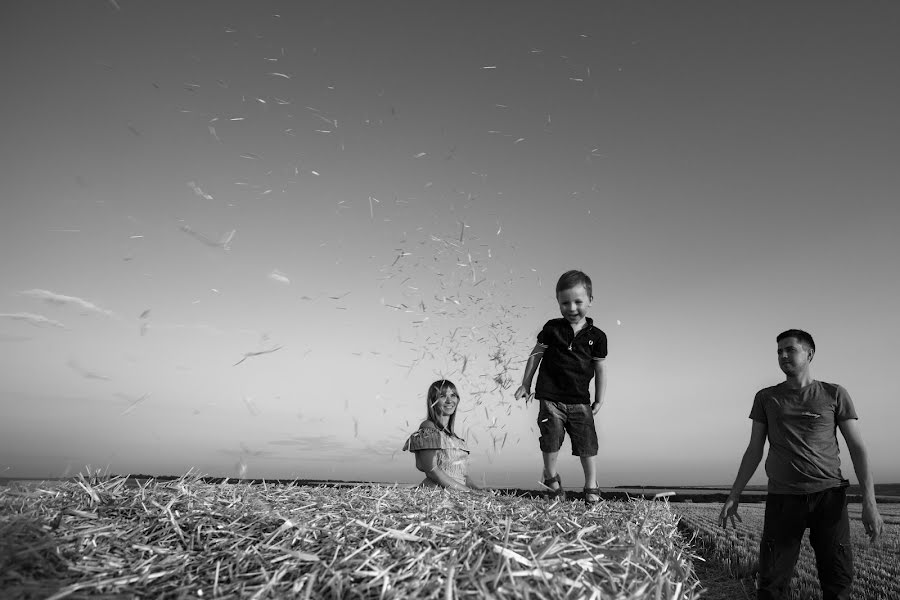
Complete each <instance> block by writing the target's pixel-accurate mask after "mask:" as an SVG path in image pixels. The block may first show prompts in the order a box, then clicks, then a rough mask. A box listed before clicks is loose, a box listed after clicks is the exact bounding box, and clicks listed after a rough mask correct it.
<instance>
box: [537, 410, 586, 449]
mask: <svg viewBox="0 0 900 600" xmlns="http://www.w3.org/2000/svg"><path fill="white" fill-rule="evenodd" d="M539 402H540V409H539V410H538V428H539V429H540V430H541V452H559V449H560V448H562V443H563V439H565V437H566V433H567V432H568V434H569V439H571V440H572V455H573V456H596V455H597V449H598V443H597V429H596V428H595V427H594V413H593V412H592V411H591V405H590V404H564V403H562V402H553V401H552V400H540V401H539Z"/></svg>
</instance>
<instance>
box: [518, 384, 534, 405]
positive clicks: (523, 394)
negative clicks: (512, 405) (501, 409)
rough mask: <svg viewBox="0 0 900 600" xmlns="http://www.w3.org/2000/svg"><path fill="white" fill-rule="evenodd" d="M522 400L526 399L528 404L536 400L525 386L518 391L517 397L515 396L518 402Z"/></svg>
mask: <svg viewBox="0 0 900 600" xmlns="http://www.w3.org/2000/svg"><path fill="white" fill-rule="evenodd" d="M522 398H524V399H525V401H526V402H528V401H529V400H531V399H532V398H534V394H532V393H530V392H529V391H528V388H527V387H525V386H524V385H520V386H519V389H517V390H516V395H515V399H516V400H521V399H522Z"/></svg>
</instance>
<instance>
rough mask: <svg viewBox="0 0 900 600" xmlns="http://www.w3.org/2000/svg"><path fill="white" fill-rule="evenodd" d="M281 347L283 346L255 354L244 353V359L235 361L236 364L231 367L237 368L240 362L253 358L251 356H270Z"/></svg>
mask: <svg viewBox="0 0 900 600" xmlns="http://www.w3.org/2000/svg"><path fill="white" fill-rule="evenodd" d="M282 347H283V346H276V347H275V348H272V349H271V350H259V351H256V352H245V353H244V358H242V359H241V360H239V361H237V362H236V363H234V364H233V365H232V366H233V367H236V366H238V365H239V364H241V363H242V362H244V361H245V360H247V359H248V358H251V357H253V356H261V355H263V354H271V353H272V352H275V351H276V350H280V349H281V348H282Z"/></svg>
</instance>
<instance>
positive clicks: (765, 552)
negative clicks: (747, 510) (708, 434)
mask: <svg viewBox="0 0 900 600" xmlns="http://www.w3.org/2000/svg"><path fill="white" fill-rule="evenodd" d="M776 339H777V342H778V364H779V366H780V367H781V370H782V372H783V373H784V374H785V376H786V380H785V381H784V382H783V383H780V384H778V385H776V386H772V387H768V388H765V389H763V390H760V391H759V392H757V394H756V397H755V398H754V399H753V408H752V410H751V411H750V418H751V419H753V429H752V431H751V433H750V444H749V445H748V446H747V450H746V452H744V458H743V460H741V466H740V469H739V470H738V474H737V477H736V479H735V481H734V485H733V486H732V488H731V493H730V494H729V496H728V499H727V500H726V501H725V505H724V506H723V507H722V512H721V513H720V514H719V524H720V525H721V526H722V527H727V526H728V519H731V524H732V525H735V522H734V521H735V518H737V520H740V516H739V515H738V512H737V510H738V503H739V502H740V498H741V491H742V490H743V489H744V486H746V485H747V482H748V481H749V480H750V477H751V476H752V475H753V473H754V472H755V471H756V467H757V466H758V465H759V462H760V460H761V459H762V454H763V447H764V446H765V443H766V438H767V437H768V439H769V456H768V458H766V475H768V477H769V484H768V494H767V496H766V514H765V520H764V522H763V534H762V539H761V540H760V545H759V578H758V582H757V587H758V588H759V589H758V596H757V597H758V598H760V600H767V599H770V598H773V599H774V598H787V597H788V596H789V587H790V582H791V576H792V575H793V572H794V565H795V564H796V563H797V557H798V555H799V553H800V542H801V541H802V539H803V532H804V531H805V530H806V528H807V527H809V542H810V545H811V546H812V548H813V550H814V551H815V554H816V567H817V570H818V573H819V584H820V585H821V586H822V598H823V600H836V599H847V598H849V597H850V588H851V584H852V583H853V555H852V552H851V545H850V522H849V519H848V517H847V486H848V485H849V483H850V482H849V481H847V480H846V479H844V478H843V477H841V468H840V464H841V461H840V458H838V440H837V429H840V430H841V434H842V435H843V436H844V441H845V442H846V443H847V449H848V450H849V451H850V458H851V459H852V460H853V468H854V469H855V470H856V475H857V477H858V478H859V486H860V488H861V489H862V495H863V501H862V522H863V525H864V526H865V529H866V533H867V534H868V535H869V538H870V539H871V541H872V542H875V540H876V539H878V536H879V535H880V534H881V530H882V528H883V526H884V524H883V522H882V520H881V515H880V514H878V507H877V506H876V505H875V484H874V482H873V481H872V476H871V474H870V472H869V460H868V457H867V453H866V448H865V445H864V444H863V440H862V435H861V434H860V432H859V429H858V427H857V425H856V419H857V418H858V417H857V416H856V409H855V408H854V406H853V401H852V400H851V399H850V396H849V394H847V390H845V389H844V388H842V387H841V386H839V385H836V384H833V383H824V382H821V381H816V380H814V379H813V378H812V376H811V375H810V373H809V365H810V363H811V362H812V359H813V356H814V355H815V353H816V344H815V342H814V341H813V339H812V336H811V335H810V334H808V333H807V332H805V331H801V330H799V329H789V330H787V331H785V332H783V333H781V334H779V335H778V337H777V338H776Z"/></svg>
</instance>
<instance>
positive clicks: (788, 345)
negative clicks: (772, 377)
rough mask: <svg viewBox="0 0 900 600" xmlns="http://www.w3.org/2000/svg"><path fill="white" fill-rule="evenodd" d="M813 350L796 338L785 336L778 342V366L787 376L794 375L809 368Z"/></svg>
mask: <svg viewBox="0 0 900 600" xmlns="http://www.w3.org/2000/svg"><path fill="white" fill-rule="evenodd" d="M812 357H813V351H812V350H810V349H809V348H807V347H806V346H805V345H803V344H801V343H800V341H799V340H798V339H797V338H794V337H787V338H784V339H782V340H781V341H780V342H778V366H779V367H781V371H782V372H783V373H784V374H785V375H787V376H788V377H791V376H796V375H799V374H801V373H803V372H804V371H806V370H807V369H808V368H809V363H810V361H811V360H812Z"/></svg>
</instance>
